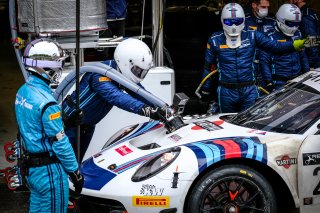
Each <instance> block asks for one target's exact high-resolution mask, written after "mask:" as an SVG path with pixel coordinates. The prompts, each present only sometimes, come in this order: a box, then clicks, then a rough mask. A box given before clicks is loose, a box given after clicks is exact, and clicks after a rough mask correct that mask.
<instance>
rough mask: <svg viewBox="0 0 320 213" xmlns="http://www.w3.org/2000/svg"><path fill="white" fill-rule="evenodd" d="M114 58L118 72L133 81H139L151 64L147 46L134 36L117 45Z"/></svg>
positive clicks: (149, 51)
mask: <svg viewBox="0 0 320 213" xmlns="http://www.w3.org/2000/svg"><path fill="white" fill-rule="evenodd" d="M114 59H115V61H116V63H117V65H118V67H119V69H120V72H121V73H122V74H123V75H124V76H125V77H126V78H128V79H129V80H131V81H133V82H135V83H140V82H141V81H142V80H143V79H144V77H145V76H146V75H147V73H148V71H149V69H150V68H151V67H152V65H153V63H152V53H151V50H150V49H149V47H148V46H147V45H146V44H145V43H144V42H142V41H140V40H139V39H134V38H128V39H126V40H124V41H122V42H121V43H120V44H119V45H118V46H117V48H116V49H115V51H114Z"/></svg>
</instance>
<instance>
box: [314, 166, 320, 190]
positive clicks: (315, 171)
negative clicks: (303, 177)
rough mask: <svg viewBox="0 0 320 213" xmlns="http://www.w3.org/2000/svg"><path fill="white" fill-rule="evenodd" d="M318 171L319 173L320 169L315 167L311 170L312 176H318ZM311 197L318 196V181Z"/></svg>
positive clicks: (319, 186)
mask: <svg viewBox="0 0 320 213" xmlns="http://www.w3.org/2000/svg"><path fill="white" fill-rule="evenodd" d="M319 171H320V167H316V168H315V169H314V170H313V176H318V173H319ZM313 195H320V181H319V182H318V184H317V186H316V188H315V189H314V190H313Z"/></svg>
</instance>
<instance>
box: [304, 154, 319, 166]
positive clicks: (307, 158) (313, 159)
mask: <svg viewBox="0 0 320 213" xmlns="http://www.w3.org/2000/svg"><path fill="white" fill-rule="evenodd" d="M302 158H303V165H304V166H311V165H319V164H320V152H315V153H303V154H302Z"/></svg>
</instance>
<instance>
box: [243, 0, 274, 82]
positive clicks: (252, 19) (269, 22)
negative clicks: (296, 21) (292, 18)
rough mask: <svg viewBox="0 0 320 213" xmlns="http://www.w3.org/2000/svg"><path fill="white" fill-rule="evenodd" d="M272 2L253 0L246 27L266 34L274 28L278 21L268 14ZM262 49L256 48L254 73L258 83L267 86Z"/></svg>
mask: <svg viewBox="0 0 320 213" xmlns="http://www.w3.org/2000/svg"><path fill="white" fill-rule="evenodd" d="M269 7H270V2H269V0H252V1H251V14H249V15H247V16H246V20H245V25H246V29H247V30H248V29H252V30H257V31H259V32H261V33H263V34H265V35H268V33H269V32H272V31H273V30H274V27H275V25H276V22H275V20H274V19H273V18H271V17H269V16H268V13H269ZM259 62H260V50H259V48H257V49H256V54H255V58H254V61H253V66H254V73H255V77H256V85H257V86H262V87H265V82H264V81H263V78H262V75H261V71H260V70H259Z"/></svg>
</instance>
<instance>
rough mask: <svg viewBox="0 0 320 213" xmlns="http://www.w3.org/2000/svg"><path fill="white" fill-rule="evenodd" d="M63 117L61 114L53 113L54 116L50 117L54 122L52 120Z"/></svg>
mask: <svg viewBox="0 0 320 213" xmlns="http://www.w3.org/2000/svg"><path fill="white" fill-rule="evenodd" d="M60 117H61V112H56V113H53V114H50V115H49V119H50V120H51V121H52V120H55V119H58V118H60Z"/></svg>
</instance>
